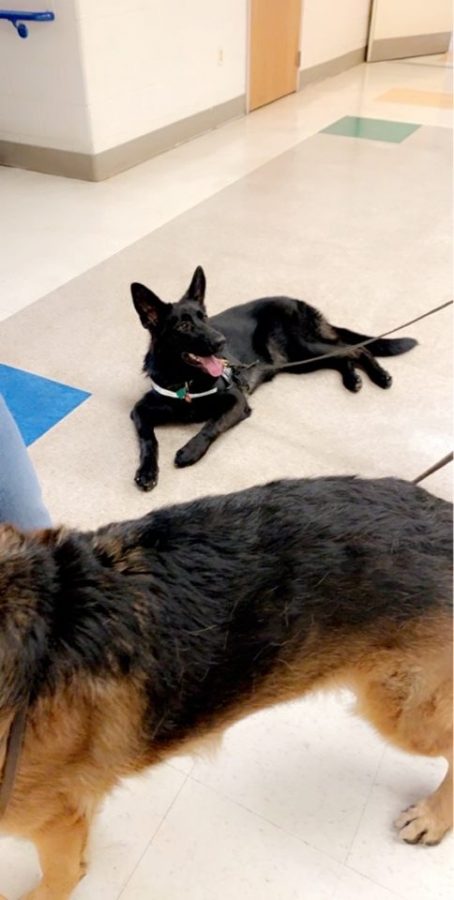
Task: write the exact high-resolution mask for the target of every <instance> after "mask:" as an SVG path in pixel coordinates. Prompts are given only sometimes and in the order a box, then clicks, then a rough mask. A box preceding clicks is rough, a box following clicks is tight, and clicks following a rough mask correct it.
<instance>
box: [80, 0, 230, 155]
mask: <svg viewBox="0 0 454 900" xmlns="http://www.w3.org/2000/svg"><path fill="white" fill-rule="evenodd" d="M77 4H78V20H79V21H78V24H79V28H80V36H81V45H82V53H83V61H84V71H85V78H86V84H87V103H88V108H89V113H90V118H91V127H92V137H93V147H94V150H95V152H100V151H102V150H105V149H107V148H109V147H112V146H115V145H117V144H120V143H123V142H125V141H128V140H131V139H132V138H135V137H138V136H139V135H142V134H146V133H148V132H150V131H154V130H156V129H158V128H161V127H163V126H165V125H168V124H169V123H171V122H175V121H178V120H179V119H183V118H185V117H187V116H191V115H193V114H195V113H198V112H201V111H202V110H205V109H208V108H209V107H211V106H216V105H218V104H220V103H223V102H225V101H227V100H231V99H233V98H234V97H238V96H239V95H241V94H244V93H245V90H246V88H245V85H246V40H247V34H246V33H247V0H142V2H140V0H77Z"/></svg>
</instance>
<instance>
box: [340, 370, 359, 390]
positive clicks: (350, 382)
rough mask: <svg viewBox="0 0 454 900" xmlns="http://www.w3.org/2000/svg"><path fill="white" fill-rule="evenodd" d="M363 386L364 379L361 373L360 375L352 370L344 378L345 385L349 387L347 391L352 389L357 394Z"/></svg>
mask: <svg viewBox="0 0 454 900" xmlns="http://www.w3.org/2000/svg"><path fill="white" fill-rule="evenodd" d="M362 386H363V379H362V378H361V375H358V373H357V372H351V373H349V374H348V376H345V378H344V387H346V388H347V391H351V392H352V394H357V393H358V391H360V390H361V388H362Z"/></svg>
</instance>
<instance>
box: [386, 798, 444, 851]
mask: <svg viewBox="0 0 454 900" xmlns="http://www.w3.org/2000/svg"><path fill="white" fill-rule="evenodd" d="M394 824H395V826H396V828H397V829H398V831H399V837H400V838H401V839H402V840H403V841H405V843H406V844H425V845H426V847H433V846H434V845H435V844H439V843H440V841H441V839H442V838H443V837H444V835H445V834H446V832H447V831H449V829H450V827H451V826H450V823H449V822H445V821H444V820H443V818H442V817H440V816H437V815H436V814H435V812H434V811H433V810H431V808H430V806H429V804H428V803H426V802H425V801H424V800H422V801H421V803H417V804H416V806H410V807H409V808H408V809H406V810H404V812H402V813H401V814H400V816H399V817H398V818H397V819H396V821H395V823H394Z"/></svg>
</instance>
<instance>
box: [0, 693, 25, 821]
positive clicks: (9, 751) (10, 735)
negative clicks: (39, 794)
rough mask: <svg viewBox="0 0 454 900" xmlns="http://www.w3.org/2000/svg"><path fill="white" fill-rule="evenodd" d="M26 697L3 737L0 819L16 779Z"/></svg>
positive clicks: (22, 738) (0, 774)
mask: <svg viewBox="0 0 454 900" xmlns="http://www.w3.org/2000/svg"><path fill="white" fill-rule="evenodd" d="M27 712H28V699H27V701H26V702H25V703H24V704H23V706H21V707H19V709H18V711H17V712H16V713H15V715H14V718H13V720H12V722H11V725H10V727H9V729H8V731H7V733H6V735H5V737H4V741H5V744H6V747H5V758H4V761H3V768H2V770H1V772H0V819H1V818H2V816H4V814H5V812H6V807H7V806H8V803H9V800H10V797H11V794H12V792H13V788H14V782H15V780H16V773H17V768H18V765H19V759H20V755H21V751H22V744H23V741H24V733H25V726H26V724H27Z"/></svg>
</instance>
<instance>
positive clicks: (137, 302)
mask: <svg viewBox="0 0 454 900" xmlns="http://www.w3.org/2000/svg"><path fill="white" fill-rule="evenodd" d="M131 294H132V299H133V303H134V306H135V308H136V312H137V314H138V316H139V318H140V321H141V322H142V325H143V327H144V328H147V329H148V330H150V329H152V328H156V325H157V324H158V322H159V320H160V319H161V318H162V316H163V315H164V313H165V312H166V310H167V308H168V306H169V304H168V303H164V301H163V300H160V299H159V297H157V296H156V294H154V293H153V291H150V289H149V288H147V287H145V285H144V284H139V283H138V282H137V281H134V283H133V284H132V285H131Z"/></svg>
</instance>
